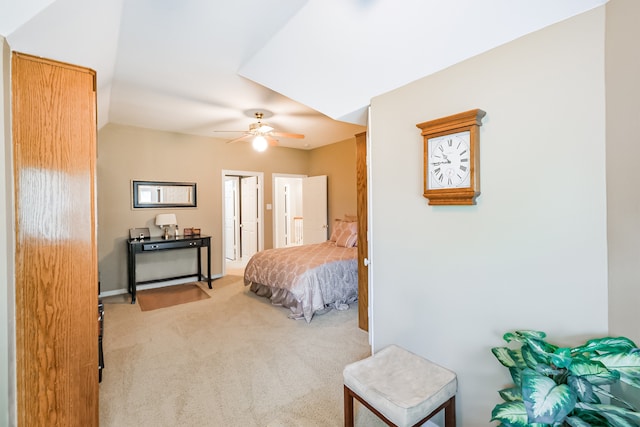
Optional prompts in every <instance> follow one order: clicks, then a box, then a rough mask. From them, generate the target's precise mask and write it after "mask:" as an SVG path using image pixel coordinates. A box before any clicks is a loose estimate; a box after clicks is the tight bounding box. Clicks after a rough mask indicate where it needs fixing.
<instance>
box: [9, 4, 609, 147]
mask: <svg viewBox="0 0 640 427" xmlns="http://www.w3.org/2000/svg"><path fill="white" fill-rule="evenodd" d="M606 1H607V0H518V1H514V0H484V1H479V0H402V1H397V0H270V1H264V0H263V1H260V0H232V1H231V0H108V1H98V0H30V1H25V0H0V35H2V36H4V37H5V38H6V39H7V41H8V43H9V46H10V47H11V49H12V50H14V51H19V52H23V53H29V54H32V55H37V56H42V57H46V58H50V59H55V60H59V61H63V62H68V63H72V64H77V65H82V66H86V67H89V68H93V69H94V70H96V72H97V76H98V116H99V117H98V126H99V127H102V126H104V125H105V124H106V123H118V124H124V125H132V126H139V127H144V128H151V129H158V130H163V131H170V132H180V133H187V134H194V135H204V136H208V137H216V138H224V139H232V138H235V137H237V136H239V135H240V133H239V131H243V130H247V129H248V127H249V125H250V123H253V122H255V119H254V118H253V113H254V112H255V110H266V111H267V112H270V113H272V116H271V117H269V118H268V119H266V121H268V123H269V124H270V125H271V126H273V127H274V128H276V130H277V131H281V132H292V133H302V134H305V135H306V137H305V138H304V139H281V140H280V144H281V145H283V146H290V147H296V148H315V147H318V146H321V145H325V144H328V143H333V142H337V141H341V140H343V139H346V138H349V137H352V136H353V135H354V134H355V133H358V132H360V131H362V130H364V126H366V120H367V117H366V108H367V106H368V105H369V103H370V101H371V99H372V98H374V97H375V96H378V95H380V94H383V93H385V92H388V91H389V90H393V89H395V88H398V87H400V86H403V85H405V84H407V83H409V82H411V81H414V80H416V79H419V78H421V77H423V76H426V75H429V74H431V73H434V72H437V71H439V70H442V69H444V68H446V67H449V66H451V65H453V64H455V63H457V62H460V61H462V60H464V59H466V58H469V57H472V56H474V55H477V54H479V53H482V52H484V51H487V50H489V49H491V48H493V47H496V46H498V45H501V44H504V43H507V42H509V41H511V40H513V39H515V38H518V37H520V36H522V35H524V34H527V33H529V32H532V31H536V30H538V29H540V28H543V27H545V26H548V25H550V24H553V23H555V22H558V21H561V20H564V19H566V18H569V17H571V16H574V15H577V14H579V13H582V12H584V11H587V10H589V9H592V8H594V7H597V6H600V5H602V4H604V3H606ZM218 131H235V132H218Z"/></svg>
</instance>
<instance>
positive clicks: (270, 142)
mask: <svg viewBox="0 0 640 427" xmlns="http://www.w3.org/2000/svg"><path fill="white" fill-rule="evenodd" d="M264 139H266V140H267V142H268V143H269V145H271V146H272V147H273V146H276V145H278V140H277V139H274V138H272V137H270V136H265V137H264Z"/></svg>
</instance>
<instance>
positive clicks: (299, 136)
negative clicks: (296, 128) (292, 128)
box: [269, 132, 304, 139]
mask: <svg viewBox="0 0 640 427" xmlns="http://www.w3.org/2000/svg"><path fill="white" fill-rule="evenodd" d="M269 134H270V135H271V136H275V137H278V138H297V139H302V138H304V135H302V134H299V133H286V132H269Z"/></svg>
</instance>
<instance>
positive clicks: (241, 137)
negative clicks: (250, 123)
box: [227, 133, 252, 144]
mask: <svg viewBox="0 0 640 427" xmlns="http://www.w3.org/2000/svg"><path fill="white" fill-rule="evenodd" d="M250 136H252V135H251V134H250V133H245V134H244V135H242V136H239V137H238V138H234V139H230V140H229V141H227V144H233V143H234V142H238V141H242V140H243V139H245V138H248V137H250Z"/></svg>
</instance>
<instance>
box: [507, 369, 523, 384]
mask: <svg viewBox="0 0 640 427" xmlns="http://www.w3.org/2000/svg"><path fill="white" fill-rule="evenodd" d="M509 373H510V374H511V379H512V380H513V383H514V384H515V385H516V386H517V387H522V370H521V369H518V368H509Z"/></svg>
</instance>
